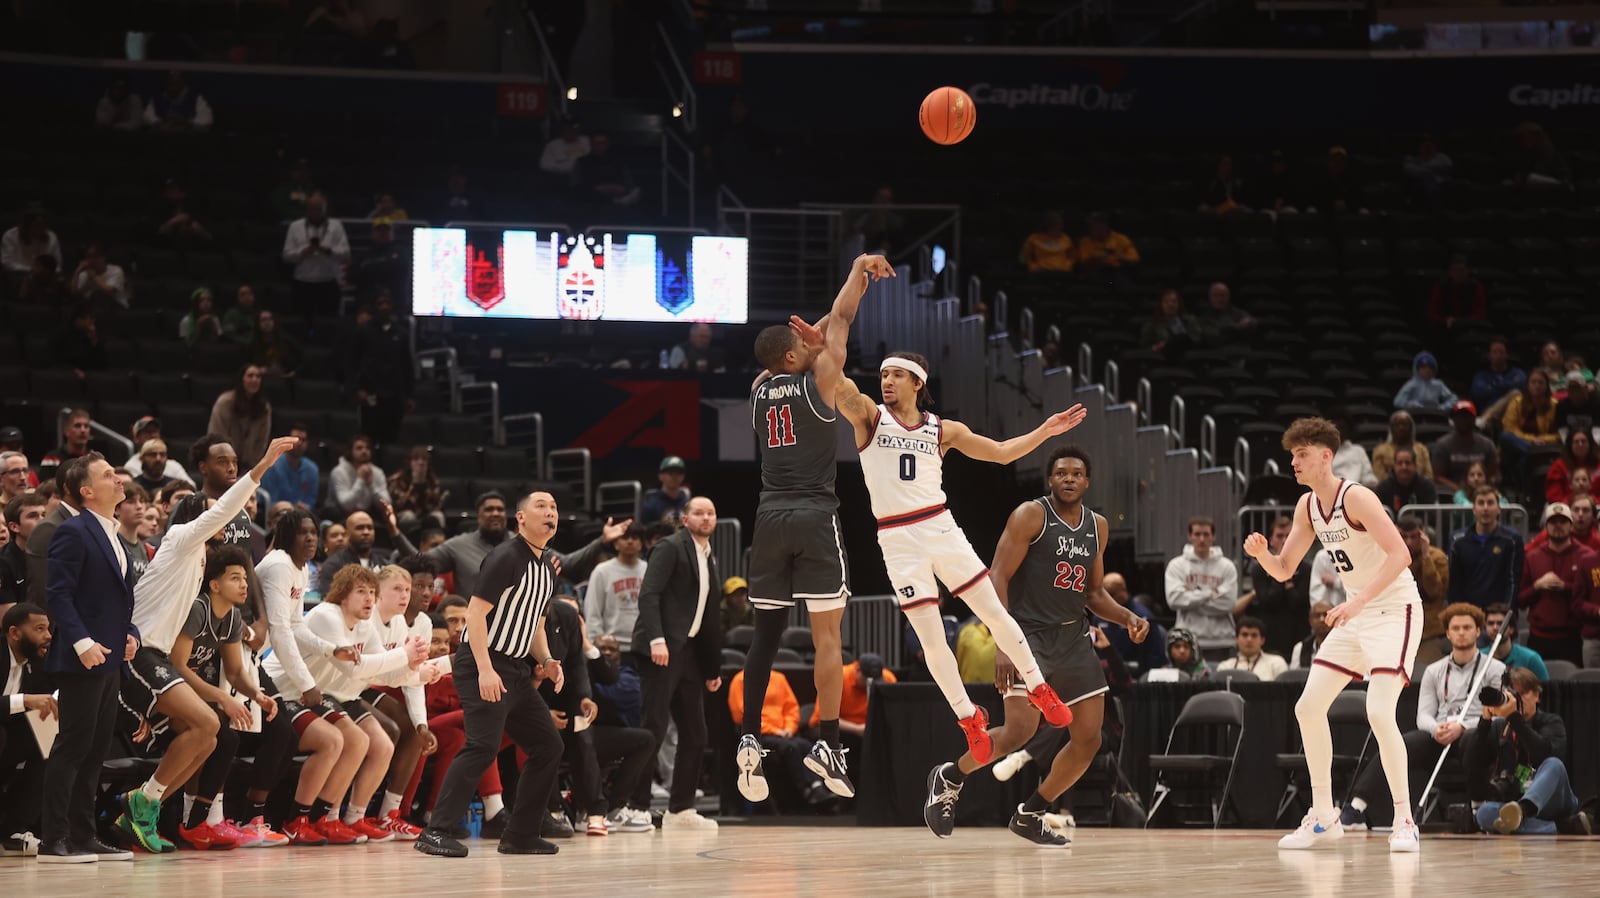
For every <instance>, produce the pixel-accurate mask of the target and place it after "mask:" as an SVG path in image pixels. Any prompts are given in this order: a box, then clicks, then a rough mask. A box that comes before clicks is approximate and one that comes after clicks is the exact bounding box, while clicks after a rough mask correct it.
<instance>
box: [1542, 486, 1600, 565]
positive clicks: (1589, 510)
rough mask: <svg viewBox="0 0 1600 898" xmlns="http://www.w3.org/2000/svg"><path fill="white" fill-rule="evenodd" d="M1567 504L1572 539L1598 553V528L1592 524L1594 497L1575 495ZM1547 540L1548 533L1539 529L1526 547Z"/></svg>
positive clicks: (1593, 519)
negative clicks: (1569, 511) (1569, 508)
mask: <svg viewBox="0 0 1600 898" xmlns="http://www.w3.org/2000/svg"><path fill="white" fill-rule="evenodd" d="M1567 504H1568V505H1569V506H1570V507H1571V508H1572V541H1573V542H1575V543H1577V544H1579V545H1581V546H1584V547H1585V548H1588V549H1593V550H1594V551H1595V552H1596V553H1597V554H1600V530H1596V528H1595V526H1594V524H1595V513H1594V512H1595V500H1594V497H1593V496H1575V497H1573V499H1572V501H1571V502H1569V503H1567ZM1549 541H1550V537H1549V535H1548V534H1546V533H1545V531H1543V530H1540V531H1539V532H1538V534H1537V535H1535V536H1534V537H1533V539H1531V540H1529V541H1528V545H1527V548H1529V549H1532V548H1534V547H1535V546H1542V545H1544V544H1545V543H1547V542H1549Z"/></svg>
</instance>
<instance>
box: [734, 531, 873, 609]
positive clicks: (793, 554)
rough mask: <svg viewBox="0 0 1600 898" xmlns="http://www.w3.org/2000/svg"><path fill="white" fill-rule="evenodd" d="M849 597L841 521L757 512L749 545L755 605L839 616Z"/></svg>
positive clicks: (752, 602)
mask: <svg viewBox="0 0 1600 898" xmlns="http://www.w3.org/2000/svg"><path fill="white" fill-rule="evenodd" d="M849 598H850V580H849V576H848V565H847V562H846V560H845V553H844V541H843V540H842V539H841V538H840V536H839V516H838V515H837V514H835V513H834V512H832V511H824V510H822V509H812V508H775V509H768V510H764V511H758V512H756V528H755V535H754V536H753V537H752V538H751V541H750V604H752V605H755V606H756V607H757V608H790V607H793V606H794V605H795V604H796V603H797V602H805V603H806V607H807V608H808V609H810V610H811V611H836V610H838V609H840V608H843V607H844V605H845V601H846V600H848V599H849Z"/></svg>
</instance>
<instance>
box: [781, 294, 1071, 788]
mask: <svg viewBox="0 0 1600 898" xmlns="http://www.w3.org/2000/svg"><path fill="white" fill-rule="evenodd" d="M794 327H795V329H796V331H797V332H799V333H800V336H801V338H802V339H803V340H805V341H806V342H808V343H810V342H815V339H814V335H813V334H808V333H807V332H806V331H807V330H808V328H807V327H806V326H805V325H804V324H803V323H799V324H795V325H794ZM927 366H928V362H927V360H926V359H924V358H923V357H922V356H920V355H918V354H916V353H914V352H897V353H893V354H891V355H890V356H889V357H888V358H886V359H884V360H883V364H882V365H881V366H880V367H879V372H880V377H879V383H880V385H881V388H882V390H883V404H882V405H877V404H874V403H873V402H872V400H870V399H868V398H867V397H866V396H864V395H862V393H861V390H860V389H858V388H857V387H856V385H855V383H854V382H852V381H851V380H850V379H849V378H844V379H843V380H842V381H840V383H839V387H838V391H837V393H836V394H835V398H836V400H837V407H838V409H839V411H840V412H842V413H843V414H844V416H845V417H846V418H847V419H849V421H850V423H851V424H852V425H853V426H854V427H855V432H856V447H857V448H858V449H860V451H861V475H862V477H863V478H865V479H866V482H867V492H868V493H869V494H870V495H871V497H872V513H873V515H874V516H875V517H877V519H878V545H879V546H880V547H881V548H882V549H883V561H884V564H885V566H887V567H888V569H889V582H890V584H891V585H892V586H893V587H894V590H895V596H896V598H898V599H899V601H900V610H901V611H903V612H905V615H906V619H907V620H909V621H910V622H911V628H912V629H913V630H915V631H916V633H917V638H918V639H920V640H921V641H922V648H923V652H924V653H925V657H926V660H927V663H928V670H929V672H931V673H932V674H933V678H934V680H935V681H936V682H938V684H939V689H940V690H941V691H943V692H944V697H945V700H946V701H948V702H949V703H950V708H951V709H952V710H953V711H955V713H956V718H957V719H958V721H959V722H960V724H961V729H962V731H963V732H964V733H965V734H966V737H967V746H968V748H969V749H970V750H971V752H972V757H973V758H974V759H975V760H977V762H978V763H979V764H987V763H989V759H990V757H991V756H992V754H993V752H994V742H993V739H992V738H991V737H990V735H989V715H988V713H986V712H985V711H984V710H983V709H982V708H980V707H978V706H976V705H974V704H973V703H972V700H971V699H969V698H968V697H967V687H966V686H965V685H964V684H963V683H962V682H961V671H960V670H959V669H958V668H957V667H956V656H955V654H954V653H953V652H951V651H950V646H949V645H948V644H947V643H946V642H945V639H944V621H943V619H942V618H941V617H940V615H939V582H943V583H944V585H945V586H946V587H948V588H949V589H950V592H951V594H952V595H954V596H957V597H958V598H960V599H962V600H963V601H965V602H966V603H967V607H968V608H971V609H972V613H973V614H976V615H977V616H978V619H979V620H981V621H983V622H984V623H985V624H986V625H988V627H989V631H990V632H991V633H993V634H994V640H995V646H996V649H997V651H999V652H1001V653H1003V654H1004V655H1005V656H1006V657H1007V658H1009V659H1011V660H1012V661H1013V662H1014V663H1015V664H1016V667H1017V671H1018V673H1019V675H1020V676H1021V678H1022V679H1023V681H1024V682H1025V683H1026V684H1027V690H1028V698H1029V700H1030V701H1032V702H1033V704H1034V705H1035V706H1036V707H1037V708H1038V709H1039V711H1040V712H1041V713H1042V714H1043V715H1044V717H1045V720H1047V721H1049V722H1050V725H1051V726H1054V727H1064V726H1066V725H1067V724H1069V723H1071V722H1072V711H1071V710H1070V709H1068V708H1067V706H1066V705H1065V704H1063V703H1062V701H1061V699H1060V698H1059V697H1058V696H1057V695H1056V693H1055V690H1053V689H1051V688H1050V685H1049V684H1048V683H1046V682H1045V678H1044V674H1043V673H1041V672H1040V670H1039V665H1038V664H1037V663H1035V661H1034V658H1033V651H1032V650H1031V649H1029V647H1028V640H1027V638H1026V637H1025V636H1024V635H1023V633H1022V628H1021V627H1020V626H1018V625H1017V622H1016V621H1015V620H1013V619H1012V617H1011V615H1010V614H1008V613H1007V612H1006V608H1005V605H1003V604H1001V602H1000V597H999V596H998V595H997V594H996V593H995V589H994V584H992V583H991V582H989V567H988V565H986V564H984V563H983V561H982V560H981V559H979V558H978V553H976V552H974V551H972V546H971V545H970V544H969V543H968V542H967V537H966V535H965V534H963V533H962V532H961V528H960V527H957V526H956V522H955V518H953V517H952V516H951V515H950V512H949V510H948V509H946V508H945V507H944V502H945V497H944V454H945V452H947V451H948V450H951V449H956V450H959V451H960V452H961V453H963V454H965V455H966V456H968V457H969V458H975V459H978V460H979V461H992V462H998V463H1000V464H1007V463H1010V462H1013V461H1016V460H1017V459H1019V458H1021V457H1023V456H1024V455H1027V454H1028V453H1029V452H1032V451H1033V450H1035V449H1037V448H1039V446H1040V445H1041V444H1043V443H1044V441H1045V440H1047V439H1049V438H1050V437H1053V436H1057V435H1059V434H1063V433H1066V432H1067V431H1069V430H1071V429H1072V428H1074V427H1076V426H1078V425H1079V424H1080V423H1082V422H1083V419H1084V418H1085V417H1086V416H1087V415H1088V412H1086V411H1085V410H1084V408H1083V406H1081V405H1074V406H1073V407H1072V408H1069V409H1067V410H1066V411H1064V412H1059V413H1057V414H1054V415H1051V416H1050V417H1049V418H1046V419H1045V421H1044V423H1043V424H1040V425H1039V426H1038V427H1036V428H1034V429H1033V431H1032V432H1030V433H1027V434H1024V435H1022V436H1019V437H1015V438H1013V439H1009V440H1006V441H1005V442H996V441H995V440H991V439H989V438H988V437H985V436H980V435H979V434H976V433H973V432H972V430H971V429H970V428H968V427H967V426H966V425H965V424H962V423H960V422H959V421H947V420H944V419H942V418H940V417H939V416H938V415H935V414H933V413H931V412H925V411H923V409H922V405H923V400H924V398H925V397H924V386H925V385H926V384H927V381H928V370H927ZM935 578H937V581H938V582H936V580H935Z"/></svg>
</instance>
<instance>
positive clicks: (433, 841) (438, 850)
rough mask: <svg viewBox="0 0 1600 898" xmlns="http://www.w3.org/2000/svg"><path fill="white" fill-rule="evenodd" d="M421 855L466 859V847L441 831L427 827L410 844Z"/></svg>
mask: <svg viewBox="0 0 1600 898" xmlns="http://www.w3.org/2000/svg"><path fill="white" fill-rule="evenodd" d="M411 844H412V845H413V846H415V848H416V849H417V850H418V851H420V852H422V853H423V854H431V855H433V856H434V857H466V856H467V846H465V845H463V844H461V843H460V842H458V841H456V840H455V839H452V838H450V837H449V836H447V835H445V833H444V831H443V830H439V829H434V828H433V827H429V828H427V829H425V830H423V831H422V835H420V836H418V837H417V841H415V842H413V843H411Z"/></svg>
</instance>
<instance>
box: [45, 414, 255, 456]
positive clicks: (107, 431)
mask: <svg viewBox="0 0 1600 898" xmlns="http://www.w3.org/2000/svg"><path fill="white" fill-rule="evenodd" d="M72 412H73V409H72V407H71V406H62V407H61V410H60V411H58V412H56V433H61V432H62V431H64V430H65V429H66V426H67V419H68V418H71V417H72ZM89 432H90V433H92V434H93V435H94V437H97V438H99V439H103V440H106V441H108V442H112V443H116V444H117V445H118V446H121V447H122V450H123V451H124V452H126V453H128V455H129V456H132V455H133V453H134V451H135V449H136V447H135V446H134V445H133V440H131V439H128V438H127V437H125V436H123V435H122V434H121V433H118V432H117V431H115V430H112V429H111V428H109V427H107V426H105V425H104V424H101V423H100V422H99V421H96V420H94V418H92V417H91V418H90V419H89ZM252 463H253V462H252ZM111 464H112V466H113V467H115V468H117V469H118V470H121V469H122V462H120V461H118V460H117V459H112V460H111Z"/></svg>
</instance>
